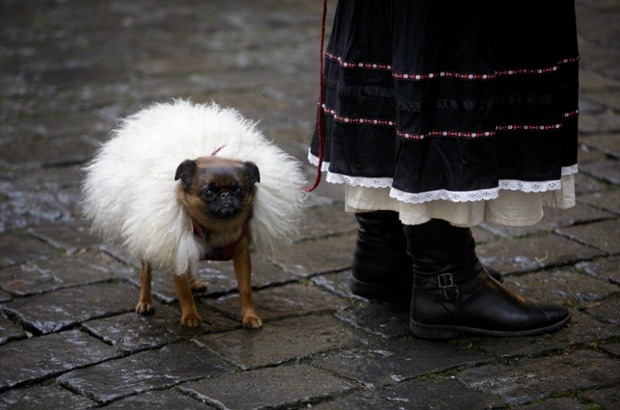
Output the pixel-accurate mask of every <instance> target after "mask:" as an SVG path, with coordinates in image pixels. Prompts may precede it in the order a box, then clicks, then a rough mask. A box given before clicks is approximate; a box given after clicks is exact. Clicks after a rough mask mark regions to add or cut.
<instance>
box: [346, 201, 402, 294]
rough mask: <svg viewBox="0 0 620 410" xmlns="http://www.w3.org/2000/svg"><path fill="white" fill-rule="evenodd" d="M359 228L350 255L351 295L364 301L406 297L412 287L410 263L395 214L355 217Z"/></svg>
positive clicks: (368, 213)
mask: <svg viewBox="0 0 620 410" xmlns="http://www.w3.org/2000/svg"><path fill="white" fill-rule="evenodd" d="M355 218H356V219H357V222H358V224H359V228H358V231H357V243H356V247H355V252H354V254H353V270H352V275H351V291H352V292H353V293H354V294H356V295H359V296H364V297H371V298H373V297H376V298H379V297H387V296H394V295H404V296H405V297H409V295H410V294H411V285H412V283H413V273H412V270H411V265H412V260H411V258H410V257H409V256H408V255H407V238H406V237H405V234H404V233H403V225H402V223H401V222H400V220H399V219H398V213H397V212H393V211H372V212H363V213H356V214H355Z"/></svg>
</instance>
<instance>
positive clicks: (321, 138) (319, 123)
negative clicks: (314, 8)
mask: <svg viewBox="0 0 620 410" xmlns="http://www.w3.org/2000/svg"><path fill="white" fill-rule="evenodd" d="M326 16H327V0H323V14H322V16H321V42H320V47H319V48H320V52H319V107H318V110H317V116H316V117H317V118H316V132H317V136H318V139H319V163H318V165H317V172H316V179H315V180H314V184H313V185H312V186H311V187H309V188H304V191H305V192H312V191H314V190H315V189H316V188H317V187H318V186H319V183H320V182H321V174H322V172H321V168H322V167H323V155H324V152H323V151H324V146H325V130H324V127H323V58H324V55H323V47H324V43H325V19H326Z"/></svg>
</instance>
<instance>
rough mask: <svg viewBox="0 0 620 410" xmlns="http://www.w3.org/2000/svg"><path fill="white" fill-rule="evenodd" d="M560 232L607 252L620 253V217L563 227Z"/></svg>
mask: <svg viewBox="0 0 620 410" xmlns="http://www.w3.org/2000/svg"><path fill="white" fill-rule="evenodd" d="M558 232H559V233H560V234H562V235H566V236H568V237H569V238H573V239H575V240H577V241H580V242H582V243H586V244H588V245H591V246H594V247H596V248H598V249H601V250H603V251H605V252H607V253H610V254H616V253H620V219H612V220H609V221H603V222H597V223H592V224H588V225H577V226H572V227H568V228H561V229H559V230H558Z"/></svg>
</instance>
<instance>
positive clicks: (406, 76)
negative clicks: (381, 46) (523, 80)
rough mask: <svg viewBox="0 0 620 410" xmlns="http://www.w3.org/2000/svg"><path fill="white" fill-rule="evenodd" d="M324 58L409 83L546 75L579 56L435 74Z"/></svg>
mask: <svg viewBox="0 0 620 410" xmlns="http://www.w3.org/2000/svg"><path fill="white" fill-rule="evenodd" d="M325 57H326V58H327V59H329V60H332V61H335V62H337V63H338V65H339V66H340V67H342V68H348V69H366V70H378V71H391V72H392V77H394V78H396V79H398V80H409V81H421V80H430V79H433V78H436V77H439V78H456V79H459V80H482V81H486V80H492V79H494V78H497V77H508V76H514V75H525V74H548V73H552V72H554V71H557V70H558V69H559V68H560V66H561V65H563V64H570V63H574V62H577V61H579V58H580V57H579V56H576V57H571V58H565V59H562V60H560V61H558V62H557V63H556V64H554V65H551V66H548V67H541V68H515V69H510V70H499V71H493V72H492V73H485V74H480V73H459V72H453V71H438V72H435V73H422V74H421V73H417V74H416V73H396V72H394V71H392V66H391V65H390V64H385V63H370V62H350V61H344V60H343V59H342V57H340V56H339V55H337V54H334V53H330V52H326V53H325Z"/></svg>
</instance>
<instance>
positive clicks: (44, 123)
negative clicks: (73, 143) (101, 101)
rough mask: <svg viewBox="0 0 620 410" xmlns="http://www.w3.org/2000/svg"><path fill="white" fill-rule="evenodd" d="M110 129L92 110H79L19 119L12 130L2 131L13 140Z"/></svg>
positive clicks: (12, 125) (49, 137)
mask: <svg viewBox="0 0 620 410" xmlns="http://www.w3.org/2000/svg"><path fill="white" fill-rule="evenodd" d="M108 130H109V128H108V127H107V124H105V123H104V122H103V121H102V120H101V118H98V117H97V116H96V115H94V114H93V113H92V112H78V113H69V114H66V115H48V116H44V117H37V118H28V119H18V120H17V121H15V122H14V123H13V124H11V127H10V130H7V131H6V132H2V135H3V137H5V138H7V139H13V140H16V139H20V138H27V137H35V136H37V137H42V138H47V139H51V138H61V137H64V136H68V135H71V136H74V135H83V134H84V133H91V132H93V131H99V132H102V131H103V132H107V131H108ZM0 132H1V131H0Z"/></svg>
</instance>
